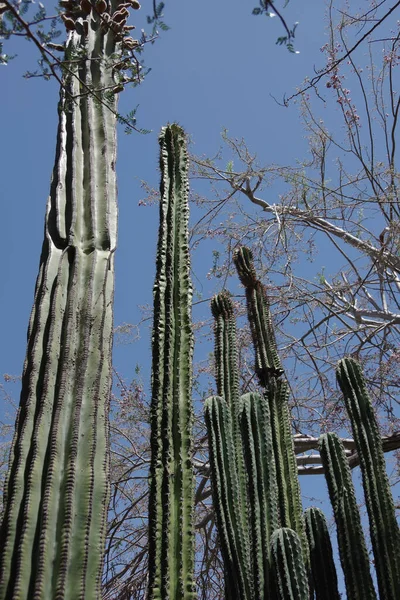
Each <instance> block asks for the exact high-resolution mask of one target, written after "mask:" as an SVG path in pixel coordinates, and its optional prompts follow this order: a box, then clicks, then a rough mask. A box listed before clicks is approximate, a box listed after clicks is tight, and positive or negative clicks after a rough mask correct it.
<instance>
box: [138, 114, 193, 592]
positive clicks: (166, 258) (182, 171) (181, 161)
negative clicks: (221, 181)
mask: <svg viewBox="0 0 400 600" xmlns="http://www.w3.org/2000/svg"><path fill="white" fill-rule="evenodd" d="M159 142H160V170H161V186H160V192H161V201H160V227H159V237H158V249H157V272H156V279H155V284H154V326H153V344H152V348H153V364H152V405H151V466H150V503H149V571H150V578H149V597H150V598H151V599H160V600H161V599H162V600H167V599H168V600H189V599H192V598H194V597H195V591H194V582H193V569H194V534H193V523H192V515H193V491H194V476H193V466H192V460H191V459H192V456H191V453H192V425H193V408H192V399H191V387H192V355H193V333H192V323H191V302H192V285H191V281H190V259H189V243H188V219H189V207H188V191H189V186H188V154H187V150H186V140H185V133H184V131H183V130H182V129H181V128H180V127H179V126H178V125H170V126H168V127H166V128H164V129H163V130H162V131H161V134H160V138H159Z"/></svg>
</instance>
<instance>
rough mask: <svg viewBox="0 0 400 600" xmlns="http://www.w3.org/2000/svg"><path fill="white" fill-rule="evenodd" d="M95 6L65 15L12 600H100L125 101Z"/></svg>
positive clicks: (8, 499) (27, 389)
mask: <svg viewBox="0 0 400 600" xmlns="http://www.w3.org/2000/svg"><path fill="white" fill-rule="evenodd" d="M86 4H87V5H88V6H87V7H86V8H85V10H84V9H83V8H82V6H81V5H80V4H79V3H78V2H75V1H74V0H71V2H70V5H71V10H72V9H73V15H72V14H71V15H69V14H64V15H63V19H64V23H65V26H66V28H67V31H68V39H67V43H66V55H65V62H64V63H63V64H64V66H65V67H66V68H65V71H64V72H65V75H64V78H63V87H62V89H61V94H60V103H59V126H58V135H57V147H56V159H55V166H54V170H53V178H52V184H51V190H50V197H49V200H48V205H47V213H46V219H45V237H44V243H43V248H42V254H41V259H40V268H39V275H38V279H37V284H36V292H35V299H34V306H33V310H32V313H31V318H30V322H29V328H28V348H27V354H26V360H25V364H24V371H23V380H22V392H21V400H20V407H19V412H18V417H17V423H16V430H15V435H14V440H13V446H12V451H11V456H10V466H9V471H8V476H7V480H6V485H5V495H4V514H3V522H2V527H1V532H0V554H1V556H0V581H1V583H0V598H1V599H2V600H5V599H7V600H8V599H15V600H17V599H18V600H23V599H28V598H29V599H39V598H40V599H46V600H52V599H54V598H56V599H57V600H61V599H71V600H77V599H80V598H81V599H83V598H84V599H85V600H90V599H98V597H99V594H100V582H101V571H102V555H103V546H104V538H105V526H106V516H107V505H108V494H109V482H108V472H109V466H108V462H109V459H108V444H109V442H108V424H107V416H108V403H109V395H110V386H111V340H112V325H113V319H112V307H113V290H114V251H115V245H116V229H117V206H116V179H115V166H114V165H115V156H116V146H115V131H116V118H115V114H114V112H115V108H116V96H115V95H114V96H112V97H111V98H110V99H107V101H104V102H103V101H102V98H103V96H102V95H101V94H102V92H101V91H97V90H110V89H112V88H113V86H114V85H115V83H114V79H113V73H112V68H111V66H110V57H115V56H116V55H118V54H120V52H121V49H120V43H119V41H118V37H117V36H116V34H115V32H114V31H112V30H111V29H102V26H101V22H102V18H103V17H102V16H101V15H100V14H99V12H98V11H96V10H95V9H93V10H92V5H89V4H88V3H86ZM87 8H88V10H86V9H87ZM89 13H91V14H90V15H89ZM122 26H124V23H123V24H122ZM121 31H122V30H121ZM121 39H122V38H121ZM110 109H111V110H110ZM113 111H114V112H113Z"/></svg>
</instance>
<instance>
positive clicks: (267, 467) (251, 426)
mask: <svg viewBox="0 0 400 600" xmlns="http://www.w3.org/2000/svg"><path fill="white" fill-rule="evenodd" d="M242 403H243V410H242V416H241V429H242V445H243V450H244V455H245V464H246V472H247V481H248V490H249V494H248V495H249V500H248V503H249V517H250V524H251V527H250V547H251V553H252V558H253V572H254V576H253V578H254V590H255V597H256V598H258V599H259V600H262V599H263V598H268V597H269V542H270V538H271V535H272V533H273V531H275V529H276V528H277V527H278V510H277V489H276V487H277V486H276V471H275V461H274V451H273V445H272V436H271V422H270V415H269V406H268V401H267V400H266V398H265V397H263V396H261V395H260V394H246V395H244V396H242Z"/></svg>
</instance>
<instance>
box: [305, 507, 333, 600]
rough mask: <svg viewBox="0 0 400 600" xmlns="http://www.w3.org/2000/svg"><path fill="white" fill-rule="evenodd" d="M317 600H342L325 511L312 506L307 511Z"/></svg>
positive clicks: (311, 564) (312, 576)
mask: <svg viewBox="0 0 400 600" xmlns="http://www.w3.org/2000/svg"><path fill="white" fill-rule="evenodd" d="M304 516H305V522H306V533H307V539H308V547H309V550H310V567H311V580H312V584H313V585H312V587H313V590H314V593H315V600H340V594H339V590H338V581H337V575H336V567H335V563H334V560H333V552H332V544H331V540H330V537H329V532H328V527H327V525H326V520H325V516H324V513H323V512H322V510H320V509H319V508H316V507H315V506H312V507H311V508H308V509H307V510H306V511H305V513H304Z"/></svg>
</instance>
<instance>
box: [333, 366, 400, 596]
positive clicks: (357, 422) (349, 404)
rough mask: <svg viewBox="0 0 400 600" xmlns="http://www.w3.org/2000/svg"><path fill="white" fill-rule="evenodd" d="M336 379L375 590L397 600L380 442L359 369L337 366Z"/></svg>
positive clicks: (397, 572) (398, 569)
mask: <svg viewBox="0 0 400 600" xmlns="http://www.w3.org/2000/svg"><path fill="white" fill-rule="evenodd" d="M337 378H338V381H339V385H340V388H341V390H342V392H343V395H344V399H345V402H346V409H347V412H348V414H349V416H350V420H351V426H352V429H353V436H354V440H355V442H356V447H357V450H358V454H359V457H360V465H361V473H362V478H363V487H364V494H365V499H366V505H367V510H368V517H369V522H370V532H371V541H372V548H373V552H374V558H375V568H376V575H377V580H378V588H379V593H380V597H381V598H382V600H398V598H400V530H399V526H398V524H397V521H396V516H395V510H394V503H393V497H392V494H391V491H390V485H389V481H388V477H387V474H386V464H385V459H384V455H383V450H382V441H381V437H380V434H379V429H378V424H377V422H376V418H375V415H374V411H373V408H372V403H371V400H370V397H369V394H368V391H367V388H366V385H365V381H364V377H363V374H362V370H361V367H360V365H359V364H358V363H357V362H356V361H355V360H353V359H351V358H345V359H343V360H341V361H340V362H339V365H338V368H337Z"/></svg>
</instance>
